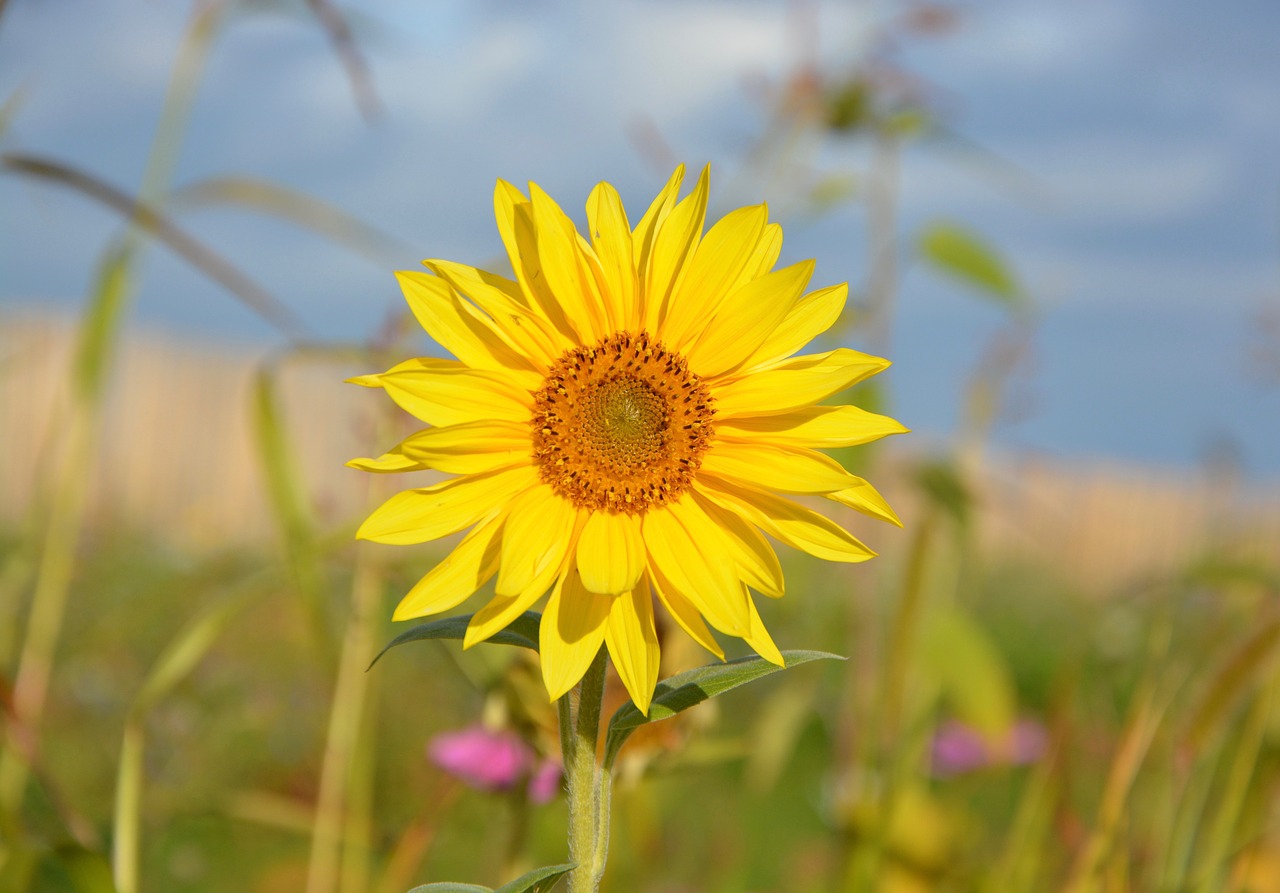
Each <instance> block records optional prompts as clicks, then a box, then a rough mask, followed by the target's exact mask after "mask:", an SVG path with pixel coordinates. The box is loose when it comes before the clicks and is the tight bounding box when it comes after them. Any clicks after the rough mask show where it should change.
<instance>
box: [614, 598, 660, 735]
mask: <svg viewBox="0 0 1280 893" xmlns="http://www.w3.org/2000/svg"><path fill="white" fill-rule="evenodd" d="M604 640H605V643H606V644H607V645H608V646H609V656H610V657H612V658H613V665H614V667H616V668H617V670H618V678H620V679H621V680H622V684H623V685H624V686H626V689H627V693H628V694H630V695H631V700H632V701H634V702H635V705H636V707H637V708H638V709H639V710H640V712H641V713H643V714H644V715H645V716H648V715H649V701H650V700H652V698H653V689H654V686H656V685H657V684H658V664H659V661H660V658H661V653H660V651H659V649H658V631H657V629H656V628H655V627H654V623H653V600H652V598H650V596H649V584H648V583H641V584H639V585H637V586H636V587H635V588H634V589H632V590H631V591H630V592H627V593H624V594H622V595H619V596H617V597H616V598H615V599H613V604H612V605H610V606H609V619H608V620H607V621H606V622H605V628H604Z"/></svg>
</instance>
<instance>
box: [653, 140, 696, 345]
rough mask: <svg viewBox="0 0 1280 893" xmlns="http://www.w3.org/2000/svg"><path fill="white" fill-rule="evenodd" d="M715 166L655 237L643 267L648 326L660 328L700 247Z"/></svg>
mask: <svg viewBox="0 0 1280 893" xmlns="http://www.w3.org/2000/svg"><path fill="white" fill-rule="evenodd" d="M710 173H711V168H710V166H709V165H708V166H707V167H704V168H703V169H702V175H701V176H699V177H698V184H697V185H696V186H695V187H694V189H693V192H691V193H689V195H688V196H686V197H685V198H684V199H683V200H682V201H680V202H679V203H677V204H676V206H675V207H674V208H672V209H671V213H670V214H668V215H667V217H666V219H665V220H663V221H662V222H661V225H660V226H659V227H658V231H657V232H656V233H655V234H654V238H653V251H652V252H651V253H650V254H649V256H648V258H647V259H646V260H647V265H646V266H645V267H643V268H642V269H641V294H642V295H643V301H642V315H643V319H644V322H645V328H646V329H647V330H648V331H650V332H653V331H657V330H658V329H659V328H660V322H661V320H662V319H663V317H664V316H665V315H666V313H667V312H668V309H669V301H670V298H671V295H672V292H673V291H674V289H675V288H676V286H677V284H678V283H679V280H680V277H681V276H682V275H683V274H684V270H685V261H686V260H687V259H688V258H689V257H690V256H692V254H693V251H694V250H695V249H696V248H697V247H698V239H699V237H700V236H701V235H702V224H703V222H704V221H705V220H706V216H707V192H708V189H709V178H710Z"/></svg>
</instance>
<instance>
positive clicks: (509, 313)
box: [350, 167, 906, 712]
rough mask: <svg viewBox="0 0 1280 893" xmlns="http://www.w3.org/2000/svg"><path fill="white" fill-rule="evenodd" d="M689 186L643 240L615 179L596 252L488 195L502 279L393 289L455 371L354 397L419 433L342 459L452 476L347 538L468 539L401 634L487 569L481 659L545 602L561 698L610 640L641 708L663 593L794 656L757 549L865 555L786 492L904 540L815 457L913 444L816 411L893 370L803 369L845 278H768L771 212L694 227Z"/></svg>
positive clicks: (767, 554)
mask: <svg viewBox="0 0 1280 893" xmlns="http://www.w3.org/2000/svg"><path fill="white" fill-rule="evenodd" d="M683 174H684V169H683V167H681V168H679V169H677V170H676V172H675V173H674V174H673V175H672V177H671V179H670V181H669V182H668V183H667V185H666V187H665V188H664V189H663V190H662V192H661V193H659V195H658V197H657V198H656V199H655V200H654V202H653V204H652V205H651V206H650V207H649V210H648V211H647V212H646V213H645V215H644V216H643V217H642V218H641V219H640V222H639V223H638V224H637V225H636V226H635V228H634V229H633V228H632V227H631V225H630V223H629V222H628V220H627V215H626V212H625V211H624V210H623V207H622V202H621V200H620V199H619V197H618V193H617V191H616V190H615V189H614V188H613V187H612V186H610V185H609V184H607V183H601V184H600V185H599V186H597V187H596V188H595V189H594V190H593V191H592V193H591V196H590V198H589V199H588V200H587V221H588V225H589V231H588V237H589V238H588V237H584V236H582V235H580V234H579V233H578V232H577V230H576V229H575V227H574V224H573V222H572V221H571V220H570V219H569V218H568V217H567V216H566V215H565V214H564V212H563V211H561V209H560V208H559V206H557V205H556V203H555V202H554V201H553V200H552V199H551V198H550V196H548V195H547V194H546V193H545V192H543V191H542V190H541V189H539V188H538V186H537V185H535V184H530V186H529V190H530V194H529V197H527V198H526V197H525V196H524V194H522V193H521V192H520V191H519V190H518V189H517V188H516V187H514V186H512V185H510V184H509V183H505V182H502V181H499V182H498V186H497V190H496V192H495V195H494V205H495V210H496V212H497V220H498V230H499V232H500V233H501V235H502V241H503V243H504V244H505V245H506V249H507V254H508V255H509V256H510V258H511V265H512V267H513V268H514V271H515V280H514V281H512V280H509V279H506V278H503V277H501V276H496V275H494V274H492V273H488V272H485V271H482V270H478V269H475V268H473V267H468V266H463V265H462V264H457V263H452V262H449V261H443V260H428V261H426V262H425V263H426V266H427V267H428V268H429V269H430V270H431V274H428V273H417V272H402V273H399V274H397V275H398V277H399V280H400V284H401V286H402V287H403V289H404V293H405V297H406V298H407V300H408V302H409V306H410V308H412V310H413V313H414V315H415V316H416V317H417V319H418V321H419V322H420V323H421V324H422V326H423V328H424V329H426V330H427V332H428V333H429V334H430V335H431V337H432V338H434V339H435V340H436V341H437V342H438V343H439V344H440V345H441V346H442V347H444V348H445V349H446V350H448V351H450V352H451V353H452V354H453V355H454V356H455V357H457V359H456V360H443V359H425V358H424V359H412V360H408V361H406V362H404V363H400V364H399V365H397V366H395V367H394V368H392V369H391V370H389V371H387V372H384V373H382V374H381V375H366V376H361V377H359V378H356V379H353V381H355V382H356V383H358V384H362V385H365V386H368V387H380V388H383V389H384V390H385V391H386V392H387V393H388V394H389V395H390V396H391V398H392V399H393V400H395V401H396V403H398V404H399V405H400V406H401V407H402V408H403V409H405V410H406V411H408V412H410V413H412V414H413V415H414V416H416V417H417V418H418V419H420V420H422V421H423V422H425V423H426V424H427V425H428V426H429V427H427V428H425V429H423V430H422V431H419V432H418V433H416V434H414V435H412V436H410V437H409V438H407V439H406V440H405V441H404V442H402V443H400V444H399V445H398V446H396V447H395V448H393V449H392V450H391V451H390V452H388V453H386V454H385V455H383V456H381V457H379V458H377V459H356V460H353V461H352V462H351V463H350V464H351V465H352V466H354V467H356V468H361V469H365V470H367V471H381V472H399V471H416V470H421V469H435V470H437V471H441V472H444V473H446V474H448V475H451V477H449V478H447V479H446V480H444V481H442V482H440V483H437V484H434V485H432V486H428V487H421V488H418V489H413V490H405V491H403V492H401V493H398V494H397V495H395V496H393V497H392V498H391V499H389V500H388V501H387V502H386V503H385V504H383V505H382V506H381V507H380V508H378V509H377V510H376V511H375V512H374V513H373V514H372V515H370V516H369V518H368V520H366V521H365V522H364V524H363V525H362V526H361V528H360V530H359V533H358V534H357V536H359V537H360V538H362V539H367V540H372V541H374V542H379V543H394V544H408V543H422V542H426V541H428V540H434V539H437V538H438V537H443V536H447V535H449V534H452V533H456V532H458V531H461V530H464V529H466V528H470V531H469V532H468V533H467V534H466V536H465V537H464V538H463V539H462V541H461V542H460V543H459V544H458V546H457V547H456V548H455V549H454V550H453V552H452V553H451V554H450V555H449V556H448V557H447V558H445V559H444V560H443V561H442V562H441V563H440V564H439V565H437V566H436V567H435V568H434V569H433V570H432V571H431V572H430V573H428V574H427V575H426V576H425V577H423V578H422V580H421V581H420V582H419V583H418V584H417V585H416V586H414V587H413V589H412V590H410V592H409V594H408V595H406V596H405V598H404V600H403V601H402V602H401V603H400V606H399V607H398V608H397V609H396V612H395V619H396V620H404V619H407V618H411V617H421V616H424V615H428V614H435V613H438V612H442V611H448V610H450V609H451V608H454V607H456V606H457V605H459V604H461V603H462V602H463V601H464V600H466V599H467V598H468V597H469V596H471V595H472V594H473V593H474V592H475V591H476V590H477V589H479V588H481V587H482V586H484V585H485V584H486V583H488V582H489V581H490V580H491V579H493V578H494V577H496V578H497V579H496V583H495V587H494V590H495V593H496V594H495V595H494V597H493V598H492V599H491V600H490V601H489V602H488V603H487V604H486V605H484V607H482V608H481V609H480V610H479V611H478V612H477V613H476V614H475V616H474V617H473V618H472V620H471V622H470V626H469V627H468V629H467V634H466V638H465V640H464V647H469V646H471V645H474V644H475V643H477V642H480V641H483V640H484V639H486V638H488V637H489V636H491V635H493V634H494V633H495V632H497V631H498V630H501V629H503V628H504V627H505V626H507V624H509V623H510V622H511V621H512V620H513V619H515V618H516V617H517V616H519V615H520V614H521V613H523V612H524V611H526V610H528V609H530V608H532V607H533V606H534V605H535V604H536V603H537V602H538V600H539V599H541V598H542V596H543V595H545V594H546V592H547V590H548V589H550V590H551V595H550V598H549V599H548V601H547V605H546V608H545V610H544V613H543V615H542V625H541V633H540V638H541V642H540V649H541V655H542V672H543V679H544V681H545V683H546V686H547V690H548V692H549V694H550V695H551V697H552V698H558V697H560V696H561V695H563V694H564V693H565V692H566V691H568V690H569V689H570V688H571V687H573V685H574V684H576V683H577V682H578V681H579V680H580V679H581V678H582V676H583V674H584V673H585V672H586V669H587V667H588V666H589V665H590V663H591V661H592V659H593V658H594V657H595V655H596V653H597V651H598V650H599V649H600V646H601V644H605V645H606V646H607V647H608V649H609V654H610V656H611V657H612V658H613V662H614V664H615V666H616V667H617V670H618V674H619V675H620V676H621V678H622V681H623V683H624V684H625V685H626V687H627V690H628V691H629V692H630V694H631V697H632V698H633V700H634V701H635V703H636V705H637V706H638V707H639V708H640V709H641V710H643V711H646V712H647V711H648V706H649V701H650V699H651V697H652V694H653V689H654V686H655V685H656V684H657V675H658V639H657V636H656V635H655V629H654V608H653V597H654V596H656V597H657V599H658V601H660V602H661V603H662V605H663V607H664V608H665V609H666V611H667V612H668V613H669V614H670V615H671V617H672V618H674V619H675V621H676V623H678V624H679V625H680V626H681V627H682V628H683V629H684V630H685V631H686V632H687V633H688V634H689V635H690V636H692V637H693V638H694V639H695V640H696V641H698V642H699V643H700V644H702V645H703V646H704V647H706V648H707V649H708V650H709V651H711V652H712V653H714V654H716V655H717V656H720V657H723V656H724V652H723V651H722V650H721V648H720V646H719V644H718V643H717V642H716V640H715V638H714V637H713V635H712V634H711V632H710V631H709V630H708V628H707V626H706V623H710V625H711V626H712V627H714V628H715V629H717V630H720V631H721V632H723V633H726V634H728V635H733V636H740V637H741V638H743V639H744V640H746V642H748V643H749V644H750V645H751V646H752V647H753V648H754V649H755V650H756V651H757V652H758V653H759V654H760V655H761V656H763V657H764V658H766V659H768V660H770V661H773V662H774V663H777V664H781V663H782V657H781V655H780V654H779V652H778V649H777V647H776V646H775V645H774V643H773V640H772V639H771V638H770V637H769V633H768V632H767V631H766V630H765V628H764V624H763V623H762V622H761V619H760V615H759V613H758V612H757V610H756V606H755V604H754V602H753V600H752V590H754V591H755V592H758V593H761V594H763V595H766V596H770V597H773V598H777V597H779V596H781V595H782V594H783V579H782V569H781V567H780V565H779V563H778V558H777V556H776V555H775V553H774V550H773V547H772V546H771V545H770V543H769V541H768V540H767V539H765V537H764V536H763V535H762V532H763V533H764V534H768V535H769V536H771V537H773V538H774V539H776V540H779V541H781V542H783V543H786V544H787V545H789V546H792V547H794V548H797V549H801V550H803V551H805V552H808V553H809V554H811V555H816V556H818V557H819V558H825V559H829V560H832V561H864V560H866V559H867V558H871V557H872V556H873V555H874V553H873V552H871V551H870V550H869V549H868V548H867V547H866V546H864V545H863V544H862V543H860V542H859V541H858V540H857V539H855V538H854V537H853V536H851V535H850V534H849V533H848V532H847V531H845V530H844V529H843V528H841V527H840V526H839V525H837V524H836V523H835V522H833V521H831V520H830V519H829V518H827V517H826V516H824V515H822V514H820V513H818V512H815V511H812V510H811V509H809V508H806V507H805V506H803V505H801V504H800V503H798V502H795V501H794V500H793V499H792V498H791V495H792V494H813V495H819V496H824V497H826V498H827V499H830V500H832V501H833V502H836V503H840V504H842V505H846V506H849V507H851V508H854V509H857V510H858V511H861V512H864V513H866V514H869V515H873V516H875V517H878V518H882V519H885V520H888V521H891V522H893V523H898V520H897V517H896V516H895V515H894V514H893V511H892V509H890V508H889V506H888V505H887V504H885V501H884V500H883V499H882V498H881V496H880V494H878V493H877V492H876V491H875V489H874V488H872V486H871V485H870V484H868V483H867V482H866V481H864V480H862V479H861V478H858V477H855V476H853V475H851V474H849V473H848V472H847V471H845V469H844V468H842V467H841V466H840V465H839V464H838V463H837V462H835V461H834V460H832V459H831V458H829V457H828V456H826V455H824V454H822V453H821V452H819V451H818V450H820V449H823V448H830V447H840V446H848V445H851V444H860V443H866V442H868V441H871V440H875V439H877V438H879V437H883V436H884V435H886V434H895V433H899V432H902V431H905V430H906V429H905V428H903V427H902V426H901V425H900V424H899V423H898V422H896V421H894V420H893V419H890V418H887V417H885V416H881V415H876V414H874V413H870V412H866V411H864V410H861V409H859V408H857V407H855V406H843V405H842V406H820V405H817V404H818V403H819V401H821V400H824V399H825V398H827V397H830V396H831V395H832V394H835V393H838V392H840V391H843V390H844V389H845V388H848V387H849V386H850V385H852V384H854V383H856V382H859V381H861V380H863V379H864V378H867V377H868V376H871V375H874V374H875V373H877V372H880V371H881V370H883V369H884V368H885V367H886V366H888V365H889V364H888V362H887V361H886V360H882V359H879V358H878V357H873V356H868V355H867V354H863V353H859V352H857V351H854V350H849V349H846V348H840V349H837V350H832V351H827V352H825V353H817V354H809V355H805V356H793V354H795V353H796V351H797V350H799V349H800V348H801V347H803V346H804V345H805V344H806V343H808V342H809V341H810V340H811V339H812V338H813V337H815V336H816V335H818V334H819V333H821V332H823V331H825V330H826V329H827V328H828V327H829V326H830V325H831V324H832V323H834V322H835V320H836V318H837V317H838V316H839V315H840V312H841V310H842V309H843V307H844V302H845V298H846V295H847V291H848V290H847V288H846V286H844V285H838V286H833V287H830V288H823V289H819V290H817V291H813V292H810V293H809V294H805V293H804V292H805V287H806V285H807V284H808V281H809V277H810V275H811V274H812V272H813V262H812V261H803V262H801V263H798V264H793V265H791V266H789V267H785V268H783V269H780V270H774V269H773V267H774V264H775V263H776V262H777V259H778V253H779V251H780V249H781V245H782V229H781V227H780V226H778V224H776V223H769V222H768V220H767V209H766V208H765V206H763V205H760V206H757V207H750V208H742V209H740V210H737V211H734V212H732V213H730V214H728V215H726V216H725V217H724V219H722V220H720V221H719V222H718V223H716V224H715V225H714V226H712V227H711V229H709V230H708V231H707V232H706V233H705V234H704V233H703V222H704V218H705V215H706V206H707V177H708V172H707V170H705V169H704V170H703V172H702V176H701V177H700V178H699V180H698V183H697V185H696V186H695V188H694V190H693V192H692V194H690V195H689V196H687V197H686V198H684V199H683V200H680V201H677V196H678V193H679V189H680V183H681V180H682V178H683ZM432 274H434V275H432ZM779 494H786V495H779ZM704 618H705V621H706V623H704Z"/></svg>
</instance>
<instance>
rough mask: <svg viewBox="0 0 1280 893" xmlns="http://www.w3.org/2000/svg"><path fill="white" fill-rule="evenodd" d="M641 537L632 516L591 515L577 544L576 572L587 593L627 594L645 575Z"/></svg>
mask: <svg viewBox="0 0 1280 893" xmlns="http://www.w3.org/2000/svg"><path fill="white" fill-rule="evenodd" d="M644 564H645V550H644V538H643V537H642V536H641V535H640V520H639V518H637V517H636V516H635V515H628V514H616V515H614V514H610V513H608V512H592V513H591V514H590V515H588V516H587V521H586V524H585V525H584V526H583V528H582V537H581V538H580V539H579V541H578V571H579V573H581V574H582V585H583V586H585V587H586V588H587V591H588V592H598V593H604V594H607V595H616V594H618V593H620V592H630V591H631V590H632V589H634V588H635V587H636V585H637V584H639V582H640V575H641V574H643V573H644Z"/></svg>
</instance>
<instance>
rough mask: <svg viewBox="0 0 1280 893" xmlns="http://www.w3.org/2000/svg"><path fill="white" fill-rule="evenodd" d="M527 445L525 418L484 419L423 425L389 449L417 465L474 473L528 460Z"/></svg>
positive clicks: (527, 424)
mask: <svg viewBox="0 0 1280 893" xmlns="http://www.w3.org/2000/svg"><path fill="white" fill-rule="evenodd" d="M531 449H532V447H531V440H530V437H529V423H528V422H502V421H492V420H489V419H485V420H484V421H480V422H464V423H463V424H461V425H448V426H446V427H444V428H427V429H425V430H423V431H419V432H417V433H416V434H411V435H409V436H408V437H407V438H405V440H404V441H403V442H401V443H400V445H399V446H397V447H396V448H395V450H393V451H392V452H396V451H399V452H400V453H402V454H404V456H405V457H406V458H407V459H408V460H409V461H412V462H414V463H415V464H416V466H417V467H419V468H421V467H426V468H435V469H437V470H439V471H444V472H448V473H449V474H476V473H478V472H482V471H490V470H491V469H494V468H501V467H503V466H510V465H518V464H520V463H521V462H522V461H529V459H530V455H531ZM388 455H390V454H388Z"/></svg>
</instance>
